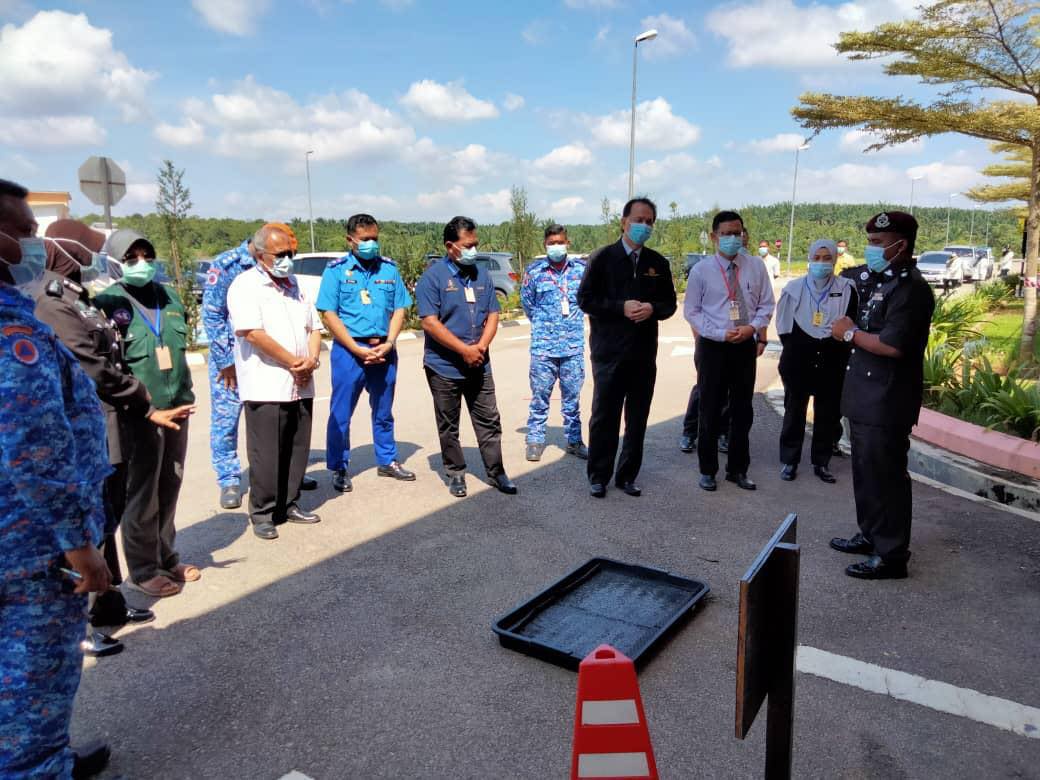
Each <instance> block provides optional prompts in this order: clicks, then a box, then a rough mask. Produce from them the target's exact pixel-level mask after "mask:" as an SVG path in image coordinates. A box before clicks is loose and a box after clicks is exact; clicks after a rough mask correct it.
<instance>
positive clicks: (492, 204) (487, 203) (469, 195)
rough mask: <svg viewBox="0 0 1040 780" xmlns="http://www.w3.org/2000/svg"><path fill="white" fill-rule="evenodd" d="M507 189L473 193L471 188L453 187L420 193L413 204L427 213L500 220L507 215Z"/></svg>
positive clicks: (508, 195) (508, 194) (508, 193)
mask: <svg viewBox="0 0 1040 780" xmlns="http://www.w3.org/2000/svg"><path fill="white" fill-rule="evenodd" d="M509 198H510V192H509V190H508V189H500V190H497V191H495V192H485V193H474V192H473V190H472V188H467V187H463V186H461V185H455V186H454V187H451V188H449V189H447V190H439V191H435V192H421V193H419V194H418V195H417V196H416V198H415V202H416V203H417V204H418V205H419V207H420V208H423V209H426V210H427V211H428V212H429V213H431V214H433V213H440V214H448V213H449V212H451V213H452V214H466V215H468V216H470V217H473V218H474V219H477V220H489V219H494V220H500V219H504V218H505V217H506V216H508V214H509Z"/></svg>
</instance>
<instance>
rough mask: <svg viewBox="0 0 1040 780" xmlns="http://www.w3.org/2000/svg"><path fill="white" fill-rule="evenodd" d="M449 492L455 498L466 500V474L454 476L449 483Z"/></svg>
mask: <svg viewBox="0 0 1040 780" xmlns="http://www.w3.org/2000/svg"><path fill="white" fill-rule="evenodd" d="M448 492H449V493H451V494H452V495H453V496H455V498H465V497H466V476H465V475H464V474H456V475H454V476H453V477H452V478H451V480H450V481H449V482H448Z"/></svg>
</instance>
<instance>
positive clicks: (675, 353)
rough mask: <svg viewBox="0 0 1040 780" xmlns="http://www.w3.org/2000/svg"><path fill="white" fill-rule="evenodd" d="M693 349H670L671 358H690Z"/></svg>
mask: <svg viewBox="0 0 1040 780" xmlns="http://www.w3.org/2000/svg"><path fill="white" fill-rule="evenodd" d="M693 353H694V349H693V347H672V355H671V356H672V357H692V356H693Z"/></svg>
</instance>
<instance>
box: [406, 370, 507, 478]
mask: <svg viewBox="0 0 1040 780" xmlns="http://www.w3.org/2000/svg"><path fill="white" fill-rule="evenodd" d="M426 381H427V383H428V384H429V385H430V394H431V395H432V396H433V414H434V417H435V419H436V420H437V436H438V437H439V438H440V444H441V461H442V462H443V463H444V468H445V470H446V471H447V472H448V473H449V474H462V473H464V472H465V471H466V457H465V455H463V453H462V445H461V444H460V443H459V418H460V417H461V415H462V400H463V399H465V400H466V408H467V409H468V410H469V419H470V422H472V423H473V432H474V433H475V434H476V436H477V446H478V447H480V457H481V459H482V460H483V461H484V470H485V471H486V472H487V475H488V478H490V479H495V477H497V476H499V475H500V474H504V473H505V467H504V466H503V465H502V418H501V417H500V416H499V414H498V402H497V401H496V400H495V379H494V377H493V376H492V374H491V372H490V371H487V372H485V371H484V369H483V368H478V369H476V370H472V371H467V372H466V374H465V376H463V378H462V379H453V378H451V377H446V376H441V375H440V374H438V373H437V372H436V371H433V370H432V369H430V368H427V369H426Z"/></svg>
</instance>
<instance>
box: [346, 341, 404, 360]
mask: <svg viewBox="0 0 1040 780" xmlns="http://www.w3.org/2000/svg"><path fill="white" fill-rule="evenodd" d="M393 348H394V345H393V344H391V343H390V342H389V341H384V342H383V343H382V344H377V345H376V346H374V347H363V346H361V345H360V344H358V345H357V346H356V348H355V349H353V350H351V351H352V352H353V353H354V355H355V357H358V358H360V359H361V362H362V363H363V364H365V365H366V366H376V365H379V364H380V363H385V362H386V356H387V355H389V354H390V352H391V351H392V350H393Z"/></svg>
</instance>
